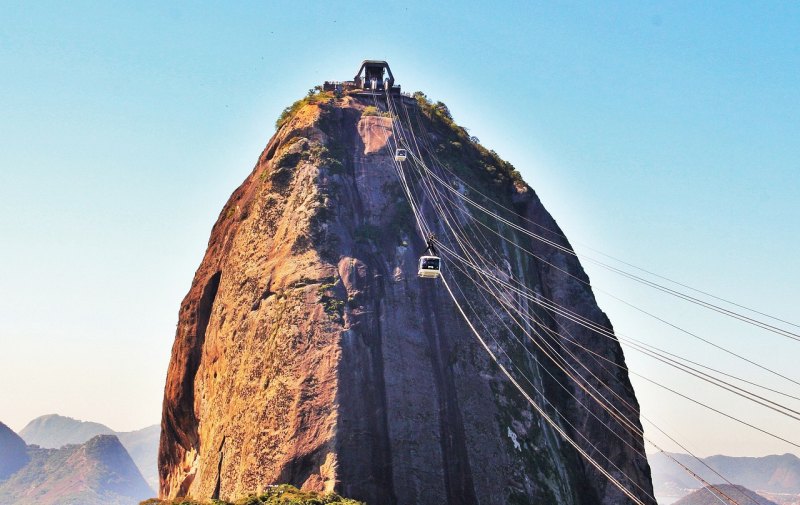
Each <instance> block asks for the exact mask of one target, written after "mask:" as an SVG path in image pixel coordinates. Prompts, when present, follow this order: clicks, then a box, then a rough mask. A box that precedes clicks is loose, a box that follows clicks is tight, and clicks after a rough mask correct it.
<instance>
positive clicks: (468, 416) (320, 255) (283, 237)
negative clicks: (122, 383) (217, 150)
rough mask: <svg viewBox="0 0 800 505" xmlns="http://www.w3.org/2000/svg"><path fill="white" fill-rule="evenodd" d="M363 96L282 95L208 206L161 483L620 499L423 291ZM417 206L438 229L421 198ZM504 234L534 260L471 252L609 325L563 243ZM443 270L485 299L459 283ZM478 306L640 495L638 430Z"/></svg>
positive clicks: (604, 374)
mask: <svg viewBox="0 0 800 505" xmlns="http://www.w3.org/2000/svg"><path fill="white" fill-rule="evenodd" d="M403 100H405V103H406V107H407V108H408V109H409V110H410V116H409V117H413V118H415V121H417V125H418V126H419V127H424V128H425V129H426V131H427V133H426V134H424V139H422V140H423V141H424V142H427V143H429V144H430V145H431V149H433V150H434V151H435V152H437V155H438V156H440V158H441V159H442V160H443V162H445V163H447V164H448V165H449V166H451V167H453V169H454V170H457V171H458V172H459V173H460V174H461V175H462V176H463V177H464V178H465V179H466V180H469V181H470V184H471V185H474V186H476V187H480V188H483V191H485V192H486V193H487V194H488V195H490V196H491V197H492V198H493V199H496V200H497V201H499V202H502V203H503V204H504V205H507V206H510V207H513V208H514V210H515V211H516V213H517V214H519V215H521V216H524V217H525V218H526V219H529V220H531V221H533V222H535V223H538V224H539V225H541V226H544V227H546V228H548V229H550V230H553V232H551V236H549V237H548V238H550V239H551V240H555V241H557V242H559V243H560V244H562V245H565V246H568V245H569V244H568V242H567V241H566V239H565V238H563V236H561V235H560V233H559V229H558V226H557V225H556V223H555V221H554V220H553V219H552V217H551V216H550V215H549V214H548V213H547V211H546V210H545V209H544V207H543V206H542V204H541V202H540V201H539V199H538V198H537V197H536V195H535V193H534V192H533V190H532V189H531V188H530V187H528V186H527V185H526V184H525V183H524V182H522V181H521V179H519V177H518V174H516V173H515V172H514V171H513V169H512V167H510V166H509V165H508V164H507V163H505V162H503V161H502V160H500V159H499V158H497V156H496V155H495V154H494V153H492V152H489V151H486V150H485V149H483V148H481V147H480V146H479V145H477V144H476V143H475V142H474V139H470V138H469V137H468V136H467V135H466V133H465V132H464V130H463V129H461V128H459V127H457V126H456V125H455V124H454V123H453V122H452V120H451V119H450V117H449V113H447V111H446V108H444V107H443V106H440V105H438V104H437V105H436V106H434V105H432V104H430V103H429V102H427V101H426V100H425V99H424V98H420V99H419V100H414V99H411V98H408V97H406V98H403ZM374 105H375V103H373V101H372V99H371V98H364V97H361V98H359V97H357V96H345V97H343V98H337V99H334V98H333V97H332V96H326V95H324V94H322V95H318V96H316V97H311V98H309V99H306V100H305V101H304V102H302V103H299V104H298V105H297V107H294V108H293V109H292V111H293V114H292V115H291V116H290V117H288V118H287V119H286V121H284V122H283V124H282V125H281V126H280V128H279V130H278V132H277V133H276V134H275V136H274V137H273V138H272V139H271V140H270V141H269V144H268V145H267V147H266V149H265V150H264V152H263V153H262V154H261V156H260V157H259V159H258V162H257V163H256V165H255V167H254V169H253V171H252V172H251V173H250V175H249V176H248V177H247V179H246V180H245V181H244V183H243V184H242V185H241V186H240V187H239V188H238V189H236V191H234V193H233V195H232V196H231V198H230V200H229V201H228V203H227V204H226V205H225V207H224V208H223V209H222V212H221V213H220V216H219V218H218V220H217V222H216V224H215V225H214V227H213V230H212V232H211V238H210V240H209V244H208V249H207V251H206V254H205V257H204V258H203V261H202V263H201V265H200V267H199V269H198V270H197V273H196V274H195V278H194V280H193V282H192V286H191V289H190V290H189V293H188V294H187V295H186V297H185V298H184V300H183V302H182V304H181V308H180V312H179V321H178V328H177V332H176V336H175V342H174V346H173V350H172V358H171V361H170V365H169V369H168V373H167V382H166V387H165V395H164V406H163V418H162V437H161V443H160V449H159V468H160V486H161V489H160V494H161V496H162V497H177V496H190V497H196V498H221V499H232V498H236V497H238V496H241V495H244V494H247V493H249V492H257V491H259V490H260V489H263V488H264V487H265V486H267V485H270V484H274V483H291V484H295V485H298V486H302V487H303V488H306V489H311V490H321V491H326V490H335V491H337V492H339V493H341V494H342V495H345V496H349V497H352V498H355V499H359V500H364V501H366V502H367V503H369V504H371V505H379V504H380V505H393V504H401V505H402V504H442V503H450V504H459V505H463V504H473V503H480V504H506V503H560V504H589V503H607V504H612V503H627V500H626V499H624V497H623V496H622V495H621V494H620V492H619V491H618V490H616V489H615V488H613V487H612V486H610V485H609V484H608V483H607V482H606V481H605V480H604V479H603V478H602V477H601V476H600V475H599V474H598V473H597V472H596V471H594V470H593V469H591V468H590V467H589V466H588V465H586V464H585V463H584V462H583V460H582V459H581V458H580V457H579V456H578V455H577V453H576V451H574V450H573V449H572V448H571V447H569V446H568V445H567V444H566V443H564V442H563V441H562V440H560V438H559V436H558V435H557V434H556V433H555V432H554V431H553V430H552V429H551V428H549V427H548V426H547V425H546V423H544V422H543V421H542V420H541V419H539V418H538V417H537V416H536V415H535V412H534V411H532V409H531V408H530V406H529V405H528V404H527V403H525V401H524V400H523V398H522V397H521V396H520V395H519V393H518V392H517V391H516V390H514V388H513V387H512V386H511V385H510V383H509V382H508V381H507V380H506V379H505V378H504V377H503V376H502V374H501V373H500V372H499V371H498V369H497V367H496V366H495V365H494V364H493V363H492V362H491V361H490V360H489V358H488V357H487V355H486V353H485V352H484V350H483V349H482V348H481V347H480V346H479V345H478V343H477V342H476V341H475V339H474V336H473V335H472V334H471V333H470V331H469V329H468V327H467V326H466V324H465V323H464V321H463V320H462V319H461V317H460V315H459V314H458V312H457V310H456V308H455V307H454V304H453V303H452V301H451V300H450V299H449V298H448V295H447V293H446V292H445V291H444V290H443V289H442V287H441V285H440V283H439V282H438V281H431V280H421V279H418V278H417V276H416V260H417V258H418V256H419V254H420V253H421V252H422V250H423V249H424V248H425V246H424V243H423V242H422V240H421V239H420V237H419V236H418V233H417V232H416V230H415V222H414V218H413V215H412V214H411V212H410V208H409V206H408V203H407V202H406V200H405V197H404V195H403V192H402V190H401V188H400V185H399V182H398V177H397V174H396V172H395V169H394V165H393V163H392V156H391V155H392V153H391V152H390V151H389V150H388V149H387V139H388V138H390V136H391V134H392V133H391V123H390V121H391V120H390V119H389V118H388V117H386V116H387V114H385V113H384V114H381V110H380V109H381V107H380V105H379V106H378V109H379V110H378V113H377V114H376V113H375V112H374V110H371V111H370V112H371V115H365V114H363V112H364V110H365V108H366V107H368V106H373V107H374ZM420 135H422V134H420ZM461 190H464V188H461ZM465 192H466V191H465ZM462 210H463V211H464V212H471V211H470V210H469V209H462ZM422 213H423V215H424V216H425V217H426V220H427V221H428V222H430V223H439V224H438V225H436V226H439V227H441V223H440V220H439V219H437V215H436V213H435V212H434V209H433V207H432V206H431V205H430V202H425V201H423V205H422ZM508 217H509V219H512V220H514V221H515V222H516V223H518V224H519V225H520V226H525V227H528V228H531V229H536V228H535V227H534V225H532V224H530V223H529V222H527V221H525V220H524V219H522V218H520V217H518V216H514V215H513V214H509V215H508ZM437 231H438V232H440V236H441V237H442V240H446V235H447V233H446V231H445V230H444V229H437ZM501 231H502V232H504V233H507V234H508V236H510V237H512V240H515V241H517V242H518V243H519V244H520V245H523V246H524V247H526V248H527V249H529V250H530V251H531V252H533V253H534V254H535V255H537V257H538V259H537V258H535V257H532V256H529V255H524V254H522V253H521V252H520V251H519V250H517V249H515V248H513V247H510V246H509V244H506V243H497V242H498V241H494V243H493V245H492V250H491V251H488V250H487V251H486V252H487V253H489V254H493V255H495V256H496V259H497V261H498V263H499V264H503V265H505V267H504V270H505V272H501V273H502V274H503V275H509V276H513V277H514V278H516V279H522V280H524V282H525V283H526V284H527V286H528V287H529V288H530V289H532V290H533V291H535V292H536V293H540V294H542V295H543V296H546V297H547V298H549V299H551V300H554V301H556V302H557V303H559V304H561V305H563V306H565V307H568V308H570V309H571V310H573V311H575V312H578V313H579V314H581V315H582V316H583V317H586V318H588V319H590V320H591V321H594V322H596V323H597V324H602V325H605V326H608V327H610V323H609V321H608V319H607V318H606V317H605V315H604V314H603V312H602V311H601V310H600V309H599V308H598V307H597V304H596V303H595V300H594V296H593V295H592V293H591V290H590V288H589V287H588V278H587V277H586V275H585V274H584V272H583V270H582V268H581V266H580V265H579V263H578V261H577V260H576V259H575V258H574V257H572V256H569V255H567V254H565V253H563V252H560V251H558V250H557V249H553V248H552V247H549V246H546V245H544V244H542V243H540V242H537V241H534V240H532V239H531V238H530V237H525V236H522V235H521V234H519V233H516V232H513V231H510V232H509V230H507V229H502V230H501ZM475 243H476V244H478V245H480V244H482V243H483V242H482V241H480V240H477V239H476V241H475ZM565 272H566V273H565ZM567 273H568V274H569V275H567ZM448 275H450V276H451V277H450V279H451V283H453V284H457V285H459V286H461V287H462V289H463V290H464V295H463V296H464V297H465V300H466V301H468V302H469V303H470V304H471V305H474V306H476V307H483V308H482V309H480V310H481V312H482V313H483V314H484V315H485V314H488V313H489V308H487V307H486V302H483V301H482V298H481V294H480V292H479V291H478V290H477V289H475V288H474V286H472V287H471V286H470V281H469V279H466V278H463V276H461V274H459V273H458V272H457V271H456V270H454V269H453V270H449V271H448ZM529 309H530V310H531V311H535V310H538V309H534V308H532V307H530V308H529ZM539 312H540V313H539V316H540V317H541V318H542V321H544V324H545V325H547V326H548V327H549V329H550V331H552V333H553V334H554V335H556V336H557V337H558V338H559V339H562V340H563V342H561V343H558V344H556V345H564V346H568V345H569V346H571V347H569V348H570V350H571V351H572V352H574V353H577V354H576V358H581V359H586V358H587V357H588V354H587V353H586V352H585V351H580V350H579V348H578V347H577V344H580V345H582V346H585V347H586V348H587V349H590V350H591V351H592V352H594V353H596V355H599V356H602V357H604V358H606V359H608V360H611V361H612V362H614V363H617V364H620V365H624V358H623V355H622V351H621V349H620V347H619V344H618V343H617V342H616V341H615V340H613V339H604V338H601V337H598V336H596V335H594V334H591V333H589V332H588V330H586V329H585V328H583V327H580V326H577V325H575V324H571V323H569V322H567V321H562V320H560V318H559V317H557V316H555V315H553V314H550V313H547V312H544V311H539ZM486 320H487V321H488V322H487V327H486V328H485V330H486V332H487V334H489V333H490V334H493V335H495V336H496V337H497V338H498V341H501V342H506V341H507V342H509V343H508V344H507V345H508V347H507V351H508V356H509V358H504V359H514V362H515V363H516V364H517V365H518V366H519V367H520V369H521V371H522V372H523V373H524V374H525V375H526V377H528V378H530V379H531V381H532V382H531V385H532V386H534V387H536V388H538V389H540V390H541V391H543V392H545V393H546V396H547V397H548V400H549V402H550V404H549V405H548V406H547V407H546V408H547V409H548V411H551V412H552V411H553V409H555V408H557V409H558V410H559V411H560V412H561V413H562V414H563V416H564V417H563V419H561V418H559V422H561V423H562V424H563V426H564V428H565V429H566V430H567V431H568V432H569V433H571V434H572V435H573V436H574V437H575V438H579V437H578V433H580V434H582V435H584V436H586V437H587V439H588V440H591V441H592V443H594V444H595V446H596V450H593V451H592V453H593V454H594V456H595V457H598V458H599V454H598V452H602V453H603V454H605V455H606V456H608V457H609V458H610V460H611V461H613V463H614V464H615V465H616V466H617V467H618V469H617V470H613V473H614V474H615V475H616V476H617V477H619V478H620V479H622V478H623V477H622V473H625V474H627V475H628V476H630V477H631V479H632V480H633V482H634V483H635V485H637V486H639V487H640V488H641V489H643V490H644V492H641V493H640V492H639V491H637V493H638V494H640V495H642V496H644V494H646V493H650V494H652V488H651V484H650V478H649V469H648V466H647V462H646V459H645V458H644V456H643V454H644V449H643V444H642V440H641V438H640V437H638V436H636V435H633V434H631V433H630V432H629V431H626V430H623V429H621V428H619V426H617V425H615V424H614V423H613V422H612V421H611V420H610V419H609V416H608V415H607V414H606V413H605V412H604V411H602V410H601V409H599V408H598V407H597V406H595V405H592V404H591V400H590V399H589V398H588V397H587V395H586V394H584V393H583V392H582V391H581V390H580V389H579V388H577V387H576V386H575V385H574V384H572V383H570V381H569V380H568V379H567V378H566V377H565V376H564V375H563V373H562V372H560V371H559V370H558V369H557V368H556V367H555V366H553V365H552V364H549V363H548V362H547V359H546V357H545V356H544V355H542V354H541V352H540V351H538V350H537V349H536V348H535V346H533V345H532V344H530V343H528V344H522V345H519V344H516V343H514V340H512V339H510V338H509V337H510V335H507V334H506V333H508V332H507V331H506V330H504V328H503V326H502V325H501V324H500V320H495V321H494V322H492V321H491V318H490V317H488V316H487V317H486ZM567 339H569V340H570V341H571V342H572V343H569V344H568V343H567ZM504 345H505V344H504ZM581 352H583V354H580V353H581ZM586 363H587V366H588V367H589V368H590V369H591V370H592V371H593V372H594V374H596V377H595V378H591V377H588V378H587V380H591V381H593V382H595V383H597V384H599V382H600V381H603V382H604V383H607V384H609V385H610V386H611V387H612V388H613V389H614V390H615V392H616V393H617V394H618V395H619V396H620V398H623V399H625V401H626V402H627V403H628V404H629V405H630V409H632V411H631V417H632V419H633V421H634V423H636V424H638V404H637V403H636V399H635V396H634V394H633V390H632V388H631V386H630V383H629V381H628V378H627V375H626V374H625V373H624V371H623V370H621V369H615V368H608V367H602V366H600V365H598V364H597V361H590V360H588V359H586ZM559 384H564V385H565V388H566V389H565V388H562V387H561V386H560V385H559ZM597 384H595V385H597ZM552 415H554V416H555V417H557V416H556V415H555V414H554V413H553V414H552ZM606 424H609V425H611V426H612V427H613V429H614V430H615V432H616V433H617V434H618V435H619V436H620V437H621V438H622V439H623V440H624V441H625V443H623V442H622V441H621V440H619V439H617V438H615V437H613V436H609V433H608V431H607V430H606V428H605V427H604V425H606ZM582 443H583V442H582ZM631 486H633V484H631ZM644 500H645V502H647V503H650V502H651V500H648V499H647V498H644Z"/></svg>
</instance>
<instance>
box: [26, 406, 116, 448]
mask: <svg viewBox="0 0 800 505" xmlns="http://www.w3.org/2000/svg"><path fill="white" fill-rule="evenodd" d="M113 434H114V430H112V429H111V428H109V427H108V426H105V425H103V424H100V423H92V422H88V421H78V420H77V419H72V418H71V417H64V416H60V415H58V414H50V415H46V416H41V417H37V418H36V419H34V420H33V421H31V422H29V423H28V424H27V425H26V426H25V427H24V428H22V431H20V432H19V436H21V437H22V439H23V440H25V442H26V443H28V444H36V445H38V446H40V447H42V448H45V449H59V448H61V447H64V446H65V445H68V444H82V443H84V442H86V441H87V440H89V439H90V438H92V437H95V436H97V435H113Z"/></svg>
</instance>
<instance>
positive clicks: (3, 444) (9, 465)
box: [0, 423, 30, 481]
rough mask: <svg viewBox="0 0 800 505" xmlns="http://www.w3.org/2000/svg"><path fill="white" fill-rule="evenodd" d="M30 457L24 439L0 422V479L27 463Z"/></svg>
mask: <svg viewBox="0 0 800 505" xmlns="http://www.w3.org/2000/svg"><path fill="white" fill-rule="evenodd" d="M28 461H30V458H29V457H28V451H27V448H26V447H25V441H24V440H22V439H21V438H20V437H19V435H17V434H16V433H14V431H13V430H12V429H11V428H9V427H8V426H6V425H5V424H3V423H0V481H3V480H5V479H7V478H8V477H10V476H11V475H12V474H13V473H14V472H16V471H17V470H19V469H20V468H22V467H24V466H25V465H27V464H28Z"/></svg>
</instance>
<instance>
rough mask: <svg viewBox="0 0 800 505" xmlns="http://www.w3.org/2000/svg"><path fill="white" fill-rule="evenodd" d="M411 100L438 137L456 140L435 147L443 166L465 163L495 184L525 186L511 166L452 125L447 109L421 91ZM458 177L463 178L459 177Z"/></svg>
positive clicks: (459, 127)
mask: <svg viewBox="0 0 800 505" xmlns="http://www.w3.org/2000/svg"><path fill="white" fill-rule="evenodd" d="M412 96H413V97H414V99H415V100H416V101H417V104H418V105H419V108H420V110H421V111H422V113H423V114H424V115H425V116H426V117H427V118H428V119H430V120H431V122H432V123H433V126H434V128H436V129H437V130H439V133H441V134H442V137H444V138H447V137H448V136H452V135H455V136H456V137H457V139H456V140H453V141H449V142H447V143H444V142H442V143H440V144H439V145H437V146H435V148H436V154H437V156H438V157H439V158H440V159H442V160H443V161H444V162H445V163H446V164H448V165H453V166H456V167H458V166H463V165H464V164H465V163H466V164H467V165H471V166H474V167H478V168H480V169H481V171H482V172H483V173H484V174H485V175H486V176H487V177H488V178H489V180H490V181H491V182H493V183H495V184H501V183H504V182H508V181H511V182H513V183H515V184H522V185H524V184H525V182H524V181H523V180H522V176H521V175H520V173H519V172H518V171H517V169H516V168H514V165H512V164H511V163H508V162H507V161H504V160H503V159H501V158H500V156H498V154H497V153H496V152H494V151H493V150H489V149H486V148H485V147H483V146H482V145H481V144H480V142H479V141H478V138H477V137H473V136H470V134H469V130H467V129H466V128H464V127H462V126H458V125H457V124H456V122H455V121H453V116H452V114H450V109H449V108H448V107H447V105H445V104H444V103H442V102H439V101H437V102H432V101H431V100H430V99H428V97H427V96H426V95H425V93H423V92H421V91H417V92H415V93H414V94H413V95H412ZM465 158H466V159H465ZM462 175H467V174H463V173H462Z"/></svg>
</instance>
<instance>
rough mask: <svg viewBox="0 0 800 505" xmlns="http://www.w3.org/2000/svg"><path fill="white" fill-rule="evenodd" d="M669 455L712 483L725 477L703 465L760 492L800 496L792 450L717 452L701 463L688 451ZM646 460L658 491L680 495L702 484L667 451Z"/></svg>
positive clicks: (798, 461) (798, 464)
mask: <svg viewBox="0 0 800 505" xmlns="http://www.w3.org/2000/svg"><path fill="white" fill-rule="evenodd" d="M670 455H671V456H672V457H674V458H675V459H677V460H678V461H680V462H681V464H683V465H685V466H686V467H688V468H689V469H690V470H691V471H692V472H694V473H696V474H697V475H699V476H700V477H702V478H703V479H704V480H706V481H708V482H709V483H711V484H723V483H725V481H723V480H722V479H721V478H720V477H719V476H717V475H716V474H715V473H714V472H713V471H711V470H710V469H709V468H708V467H706V466H705V465H708V466H709V467H711V468H713V469H714V470H715V471H716V472H717V473H719V474H721V475H723V476H724V477H725V478H726V479H728V481H730V482H732V483H733V484H737V485H742V486H744V487H746V488H748V489H754V490H756V491H757V492H759V493H762V492H764V493H774V494H776V495H788V496H794V497H799V496H800V458H798V457H797V456H795V455H794V454H783V455H772V456H763V457H757V458H756V457H733V456H721V455H718V456H711V457H708V458H701V461H702V463H700V462H698V461H697V460H695V459H694V458H693V457H692V456H689V455H688V454H672V453H670ZM649 460H650V468H651V471H652V475H653V487H654V488H655V492H656V494H657V495H661V496H683V495H684V494H686V493H688V492H689V491H690V490H694V489H699V488H700V487H702V484H701V483H699V482H698V481H697V480H696V479H694V478H693V477H692V476H691V475H689V474H688V473H687V472H686V471H685V470H683V469H682V468H681V467H680V466H679V465H677V464H675V463H674V462H673V461H672V460H670V458H669V457H668V456H667V455H666V454H664V453H657V454H652V455H650V457H649ZM703 463H705V465H704V464H703ZM770 496H772V495H770ZM773 499H774V498H773Z"/></svg>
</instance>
